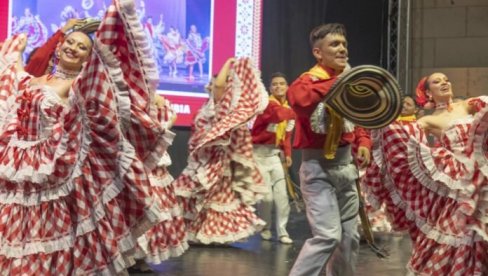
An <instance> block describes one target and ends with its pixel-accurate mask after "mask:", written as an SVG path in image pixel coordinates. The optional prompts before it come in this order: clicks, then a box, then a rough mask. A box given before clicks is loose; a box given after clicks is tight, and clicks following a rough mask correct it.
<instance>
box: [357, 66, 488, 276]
mask: <svg viewBox="0 0 488 276" xmlns="http://www.w3.org/2000/svg"><path fill="white" fill-rule="evenodd" d="M419 87H420V90H419V91H418V95H420V96H421V97H420V101H419V102H420V103H425V102H422V99H423V98H425V99H428V102H429V105H432V106H433V107H435V111H434V113H433V114H432V115H428V116H424V117H422V118H420V119H419V120H418V121H417V123H415V122H412V123H411V124H407V125H402V124H400V123H393V124H391V125H390V126H388V127H386V128H384V129H381V130H378V131H374V132H373V137H374V149H373V157H374V162H373V164H372V165H371V166H370V167H369V168H368V171H367V177H365V178H364V179H365V183H363V184H365V186H366V187H367V189H368V191H367V192H368V193H369V199H370V202H371V203H376V205H377V206H379V205H380V204H381V203H385V204H386V211H387V212H388V214H389V218H390V221H391V222H392V224H393V227H394V229H396V230H408V231H409V233H410V236H411V238H412V242H413V252H412V256H411V258H410V262H409V264H408V268H409V270H410V271H411V272H413V273H415V274H419V275H487V274H488V229H487V224H488V162H487V160H488V153H487V145H488V135H487V128H488V97H486V96H481V97H478V98H473V99H469V100H467V101H461V102H457V103H453V102H452V98H453V92H452V86H451V83H450V82H449V79H448V78H447V76H446V75H444V74H442V73H434V74H432V75H430V76H428V77H427V78H425V79H423V80H422V82H421V84H420V85H419ZM429 133H431V134H433V135H435V136H436V137H437V138H438V139H439V141H440V142H441V145H440V146H439V147H435V148H432V147H429V146H428V142H427V139H426V135H427V134H429ZM384 172H386V174H383V173H384ZM382 175H386V177H385V178H381V177H382Z"/></svg>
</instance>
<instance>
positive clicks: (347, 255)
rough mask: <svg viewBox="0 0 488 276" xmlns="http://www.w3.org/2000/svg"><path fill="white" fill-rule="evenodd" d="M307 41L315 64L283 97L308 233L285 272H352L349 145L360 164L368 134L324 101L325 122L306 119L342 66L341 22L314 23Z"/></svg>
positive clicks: (353, 174) (354, 201) (353, 198)
mask: <svg viewBox="0 0 488 276" xmlns="http://www.w3.org/2000/svg"><path fill="white" fill-rule="evenodd" d="M310 44H311V46H312V53H313V55H314V57H315V58H316V60H317V64H316V65H315V66H314V67H313V68H311V69H310V71H308V72H305V73H304V74H302V75H301V76H300V77H299V78H298V79H297V80H295V82H293V83H292V84H291V86H290V88H289V89H288V99H289V101H290V106H291V107H292V108H293V110H294V111H295V113H296V115H297V119H296V131H295V139H294V147H295V148H298V149H301V151H302V164H301V167H300V188H301V191H302V196H303V199H304V201H305V204H306V212H307V218H308V221H309V224H310V228H311V230H312V235H313V237H312V238H310V239H308V240H306V241H305V244H304V245H303V247H302V249H301V251H300V254H299V256H298V258H297V259H296V261H295V264H294V266H293V268H292V270H291V272H290V275H293V276H296V275H306V276H312V275H319V274H320V273H321V271H322V269H323V268H324V266H325V265H326V264H327V271H328V275H329V273H331V274H333V275H336V274H337V275H353V274H354V267H355V262H356V258H357V253H358V250H359V234H358V231H357V219H356V217H357V214H358V207H359V199H358V194H357V190H356V185H355V183H356V179H357V178H358V170H357V167H356V165H355V164H354V161H353V156H352V153H351V148H352V146H351V145H352V144H356V145H357V146H358V150H357V156H356V161H357V162H358V163H359V165H360V166H366V165H367V164H368V163H369V159H370V149H371V140H370V138H369V136H368V134H367V133H366V131H365V130H364V129H361V128H359V127H355V126H354V125H352V123H350V122H348V121H347V120H345V119H343V118H341V117H340V116H339V115H338V114H337V113H335V112H334V110H332V109H330V108H328V107H327V106H325V110H326V111H324V113H325V114H326V115H327V119H326V120H325V121H327V126H324V127H320V126H317V125H315V123H311V120H310V117H311V116H312V114H313V113H314V111H315V109H316V108H317V106H318V105H319V103H320V102H321V101H322V99H323V98H324V96H325V95H326V94H327V93H328V92H329V90H330V88H331V86H332V84H333V83H334V82H335V81H336V80H337V77H338V76H339V75H340V74H341V73H342V72H343V71H344V69H345V68H346V66H347V61H348V51H347V40H346V30H345V27H344V26H343V25H342V24H337V23H334V24H324V25H320V26H318V27H316V28H314V29H313V30H312V32H311V34H310Z"/></svg>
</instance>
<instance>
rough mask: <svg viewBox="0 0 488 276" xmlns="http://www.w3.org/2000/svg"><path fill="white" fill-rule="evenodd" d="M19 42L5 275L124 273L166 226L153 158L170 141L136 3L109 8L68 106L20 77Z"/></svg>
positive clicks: (3, 243)
mask: <svg viewBox="0 0 488 276" xmlns="http://www.w3.org/2000/svg"><path fill="white" fill-rule="evenodd" d="M16 39H17V38H14V39H12V40H9V41H7V42H6V43H4V45H3V48H2V51H1V53H2V54H1V55H0V111H1V112H0V271H1V272H2V274H6V275H72V274H76V275H92V274H100V275H114V274H116V273H118V272H122V271H123V270H124V269H125V268H126V267H127V266H129V265H130V264H131V263H130V261H129V260H130V258H131V255H130V254H129V252H131V251H132V249H134V248H135V246H136V243H135V238H137V237H139V236H140V235H142V234H143V233H144V232H146V231H147V230H148V229H149V228H150V227H151V226H152V225H153V224H154V223H156V222H157V218H158V213H159V211H160V210H159V206H158V204H157V202H155V200H154V197H152V189H151V185H150V181H149V178H148V174H147V171H146V169H147V167H148V165H149V164H147V163H148V162H147V160H146V158H147V157H148V156H150V155H157V154H156V152H159V154H161V153H162V151H163V150H164V149H165V146H166V145H167V142H168V139H169V138H168V137H166V136H167V134H166V133H165V131H164V130H163V129H162V128H161V126H160V125H159V123H158V122H157V121H156V120H153V118H152V117H151V116H150V115H149V114H148V113H149V108H148V107H149V106H150V101H151V93H153V92H154V85H153V82H154V75H153V74H152V72H153V71H155V67H154V66H153V64H152V61H151V55H150V49H149V47H147V42H146V41H145V37H144V32H143V31H142V28H141V26H140V23H139V19H138V18H137V16H136V13H135V10H134V3H133V1H130V0H120V1H115V2H114V4H113V5H111V6H110V7H109V8H108V12H107V15H106V17H105V18H104V20H103V22H102V24H101V26H100V28H99V30H98V31H97V34H96V38H95V42H94V48H93V52H92V55H91V57H90V58H89V60H88V62H87V64H86V66H85V67H84V69H83V70H82V72H81V73H80V76H79V77H78V78H77V79H76V80H75V82H74V84H73V86H72V90H71V91H70V96H69V99H68V103H64V102H63V101H61V100H60V99H59V97H58V96H57V94H56V92H55V91H52V90H51V89H49V87H47V86H34V85H33V86H31V85H30V84H29V81H30V76H27V75H25V74H22V73H17V72H16V70H15V65H14V62H15V58H14V57H15V56H16V55H18V52H16V51H15V50H16V48H15V47H12V46H8V45H15V43H17V40H16ZM7 48H8V49H11V50H5V49H7ZM133 133H137V136H135V135H133Z"/></svg>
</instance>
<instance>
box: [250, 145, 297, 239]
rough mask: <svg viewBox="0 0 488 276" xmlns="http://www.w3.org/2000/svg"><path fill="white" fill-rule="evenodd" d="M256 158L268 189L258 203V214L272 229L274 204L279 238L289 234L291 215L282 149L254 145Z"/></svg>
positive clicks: (267, 227)
mask: <svg viewBox="0 0 488 276" xmlns="http://www.w3.org/2000/svg"><path fill="white" fill-rule="evenodd" d="M254 159H255V160H256V163H257V166H258V168H259V171H260V173H261V175H262V176H263V179H264V183H266V187H267V189H268V193H267V194H266V196H265V197H264V199H263V200H262V201H261V202H260V203H259V204H258V214H259V216H260V217H261V218H262V219H263V220H264V221H265V222H266V227H265V229H270V228H271V225H272V219H271V218H272V210H273V205H274V207H275V210H276V214H275V218H276V234H277V236H278V238H279V237H282V236H288V232H287V231H286V224H287V223H288V216H289V215H290V204H289V200H288V193H287V191H286V179H285V172H284V169H283V164H282V161H281V150H280V149H277V148H275V147H274V146H271V145H270V146H268V145H254Z"/></svg>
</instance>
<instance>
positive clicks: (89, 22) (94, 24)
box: [73, 18, 101, 34]
mask: <svg viewBox="0 0 488 276" xmlns="http://www.w3.org/2000/svg"><path fill="white" fill-rule="evenodd" d="M85 20H86V23H85V24H82V25H80V26H76V27H74V28H73V31H76V32H84V33H86V34H91V33H93V32H95V31H96V30H97V29H98V26H100V23H101V21H100V20H98V19H92V18H87V19H85Z"/></svg>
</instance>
